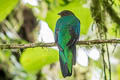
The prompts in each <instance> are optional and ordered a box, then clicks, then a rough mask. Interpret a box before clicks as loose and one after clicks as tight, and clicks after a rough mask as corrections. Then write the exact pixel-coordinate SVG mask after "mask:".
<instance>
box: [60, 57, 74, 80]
mask: <svg viewBox="0 0 120 80" xmlns="http://www.w3.org/2000/svg"><path fill="white" fill-rule="evenodd" d="M59 61H60V67H61V72H62V75H63V77H64V78H65V77H67V76H71V75H72V68H71V72H69V70H68V65H67V63H64V62H63V60H62V58H61V56H60V55H59Z"/></svg>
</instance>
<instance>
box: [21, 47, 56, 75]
mask: <svg viewBox="0 0 120 80" xmlns="http://www.w3.org/2000/svg"><path fill="white" fill-rule="evenodd" d="M22 54H23V55H22V56H21V58H20V62H21V64H22V66H23V67H24V69H25V70H26V71H28V72H31V73H36V72H38V71H39V70H40V69H41V68H42V67H43V66H45V65H47V64H51V63H54V62H56V61H58V52H57V51H56V50H54V49H52V48H29V49H26V50H25V51H24V52H23V53H22Z"/></svg>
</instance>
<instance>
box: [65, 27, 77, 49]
mask: <svg viewBox="0 0 120 80" xmlns="http://www.w3.org/2000/svg"><path fill="white" fill-rule="evenodd" d="M69 32H70V35H71V39H70V40H69V41H68V43H67V46H68V47H71V46H73V45H74V44H75V43H76V41H77V40H78V38H79V34H76V32H75V30H74V28H72V27H70V28H69Z"/></svg>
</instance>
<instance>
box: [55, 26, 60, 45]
mask: <svg viewBox="0 0 120 80" xmlns="http://www.w3.org/2000/svg"><path fill="white" fill-rule="evenodd" d="M58 31H59V29H58V28H57V29H55V43H57V42H58Z"/></svg>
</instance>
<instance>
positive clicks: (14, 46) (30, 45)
mask: <svg viewBox="0 0 120 80" xmlns="http://www.w3.org/2000/svg"><path fill="white" fill-rule="evenodd" d="M104 43H109V44H112V43H117V44H120V39H109V40H88V41H78V42H77V45H95V44H104ZM53 46H56V44H55V43H28V44H0V49H20V48H34V47H53Z"/></svg>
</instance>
